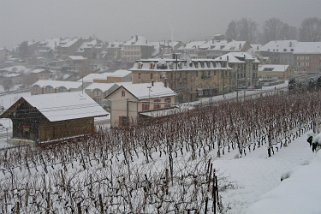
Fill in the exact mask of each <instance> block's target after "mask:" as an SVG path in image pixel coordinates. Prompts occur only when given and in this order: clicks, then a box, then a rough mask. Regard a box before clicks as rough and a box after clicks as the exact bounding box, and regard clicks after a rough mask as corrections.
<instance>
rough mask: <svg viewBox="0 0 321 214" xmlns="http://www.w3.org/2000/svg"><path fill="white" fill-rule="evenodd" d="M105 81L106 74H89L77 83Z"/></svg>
mask: <svg viewBox="0 0 321 214" xmlns="http://www.w3.org/2000/svg"><path fill="white" fill-rule="evenodd" d="M97 79H98V80H106V79H107V72H106V73H99V74H98V73H91V74H88V75H86V76H84V77H83V78H81V79H79V80H78V82H82V81H84V82H94V81H95V80H97Z"/></svg>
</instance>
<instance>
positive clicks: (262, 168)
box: [214, 134, 321, 214]
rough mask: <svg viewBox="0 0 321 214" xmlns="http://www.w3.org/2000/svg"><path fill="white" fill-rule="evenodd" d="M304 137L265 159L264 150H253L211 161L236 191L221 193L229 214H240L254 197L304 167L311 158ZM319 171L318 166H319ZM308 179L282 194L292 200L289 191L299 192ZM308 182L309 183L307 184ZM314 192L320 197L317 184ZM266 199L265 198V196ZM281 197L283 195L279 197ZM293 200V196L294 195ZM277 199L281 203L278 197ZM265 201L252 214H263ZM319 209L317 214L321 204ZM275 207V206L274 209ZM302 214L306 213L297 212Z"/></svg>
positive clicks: (255, 198)
mask: <svg viewBox="0 0 321 214" xmlns="http://www.w3.org/2000/svg"><path fill="white" fill-rule="evenodd" d="M306 139H307V135H306V134H305V135H303V136H302V137H300V138H298V139H297V140H296V141H294V142H292V143H291V144H289V146H288V147H287V148H282V149H280V150H279V151H278V152H276V154H275V155H273V156H272V157H270V158H268V157H267V147H266V145H264V146H263V148H257V149H256V151H254V152H251V153H248V154H247V156H245V157H242V158H235V157H233V153H231V154H226V155H225V156H223V157H222V158H220V159H218V160H215V161H214V166H215V168H216V169H217V170H218V172H219V175H222V176H227V178H228V180H230V181H232V182H233V183H234V184H235V185H236V186H237V188H236V189H232V190H228V191H226V192H223V193H222V197H223V202H224V203H225V204H226V205H228V204H229V206H230V207H231V208H232V209H231V210H230V211H229V212H228V213H229V214H243V213H246V210H247V209H248V207H249V206H250V205H251V204H253V203H254V202H256V201H257V200H258V198H260V197H261V196H262V195H264V194H266V193H267V192H269V191H270V190H272V189H274V188H277V187H279V186H280V187H282V185H283V183H284V182H286V180H284V181H283V182H281V177H282V176H284V175H285V174H287V173H290V174H292V173H293V172H295V171H296V170H297V169H299V168H301V166H302V165H306V164H307V163H309V162H310V161H311V159H313V157H314V154H313V153H312V151H311V148H310V146H309V144H308V143H307V142H306ZM319 169H320V165H319ZM318 179H319V180H321V171H320V173H319V175H318ZM306 181H309V178H306V180H304V181H303V182H298V183H297V185H298V188H297V190H292V192H289V193H286V192H284V193H285V194H284V197H287V196H290V197H293V192H297V194H301V193H300V192H299V189H300V188H299V186H305V185H307V182H306ZM308 183H309V182H308ZM318 187H319V188H318V191H319V192H320V198H321V185H318ZM266 197H267V198H268V197H269V195H268V196H266ZM282 197H283V196H282ZM295 197H297V196H295ZM302 198H304V196H302ZM278 200H281V199H280V198H279V199H278ZM268 202H271V201H268V200H267V201H266V202H264V203H265V205H266V206H265V207H262V209H261V208H260V205H261V203H259V204H258V205H256V206H255V208H256V209H255V210H254V211H251V212H250V214H252V213H260V214H261V213H263V212H261V210H266V211H267V213H273V214H274V213H276V212H268V211H269V209H267V207H268V206H270V205H267V204H268ZM317 206H319V213H321V205H317ZM276 208H277V207H276ZM280 213H292V212H280ZM301 213H306V214H308V213H307V212H301Z"/></svg>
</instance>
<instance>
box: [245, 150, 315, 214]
mask: <svg viewBox="0 0 321 214" xmlns="http://www.w3.org/2000/svg"><path fill="white" fill-rule="evenodd" d="M320 166H321V151H319V152H318V153H317V154H316V155H315V157H314V159H313V160H312V161H311V163H309V164H307V165H305V166H300V167H298V169H297V170H296V171H294V172H293V173H292V174H291V175H290V177H289V178H287V179H286V180H284V181H283V182H282V183H281V184H280V185H279V186H278V187H276V188H275V189H273V190H272V191H270V192H268V193H266V194H264V195H263V196H260V197H259V200H258V201H256V202H255V203H254V204H252V205H251V206H250V208H249V209H248V211H247V214H257V213H260V214H270V213H273V214H283V213H291V214H302V213H305V214H310V213H311V214H312V213H321V205H320V199H321V182H320V180H321V170H320V169H321V168H320Z"/></svg>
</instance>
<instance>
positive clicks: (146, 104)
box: [142, 102, 149, 111]
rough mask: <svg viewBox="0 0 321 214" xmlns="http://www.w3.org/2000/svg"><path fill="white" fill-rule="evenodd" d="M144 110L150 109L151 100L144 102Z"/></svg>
mask: <svg viewBox="0 0 321 214" xmlns="http://www.w3.org/2000/svg"><path fill="white" fill-rule="evenodd" d="M142 110H143V111H149V102H144V103H143V105H142Z"/></svg>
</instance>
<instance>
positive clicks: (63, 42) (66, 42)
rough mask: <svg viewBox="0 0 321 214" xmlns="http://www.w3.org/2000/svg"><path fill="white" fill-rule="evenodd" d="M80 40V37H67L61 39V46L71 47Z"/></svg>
mask: <svg viewBox="0 0 321 214" xmlns="http://www.w3.org/2000/svg"><path fill="white" fill-rule="evenodd" d="M78 40H79V39H78V38H74V39H70V38H66V39H63V40H61V41H60V43H59V46H60V47H63V48H69V47H70V46H72V45H73V44H75V43H76V42H77V41H78Z"/></svg>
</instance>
